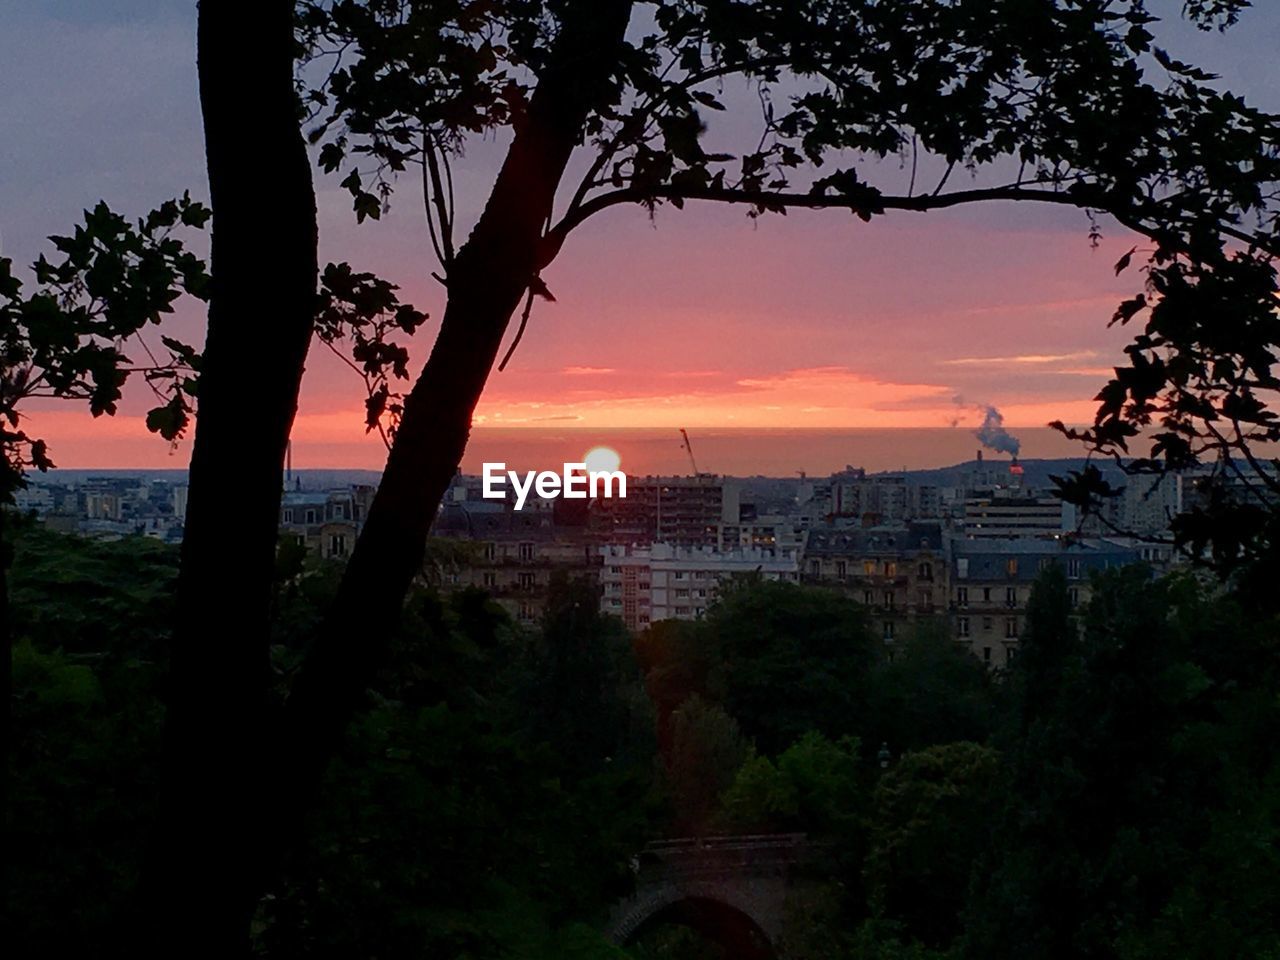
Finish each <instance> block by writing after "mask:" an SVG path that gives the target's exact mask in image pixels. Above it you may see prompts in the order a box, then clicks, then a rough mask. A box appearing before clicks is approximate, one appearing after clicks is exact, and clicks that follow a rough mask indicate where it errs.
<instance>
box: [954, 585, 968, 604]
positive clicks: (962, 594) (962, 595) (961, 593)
mask: <svg viewBox="0 0 1280 960" xmlns="http://www.w3.org/2000/svg"><path fill="white" fill-rule="evenodd" d="M968 605H969V588H968V587H956V606H959V607H967V606H968Z"/></svg>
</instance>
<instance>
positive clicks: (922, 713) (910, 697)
mask: <svg viewBox="0 0 1280 960" xmlns="http://www.w3.org/2000/svg"><path fill="white" fill-rule="evenodd" d="M998 693H999V690H998V688H997V687H996V685H995V682H994V679H993V677H992V674H991V672H990V671H989V670H987V669H986V667H985V666H984V665H983V664H982V663H980V662H979V661H978V659H977V658H976V657H974V656H973V655H972V654H971V653H970V652H969V650H968V649H966V648H964V647H962V646H960V645H958V644H957V643H956V642H955V640H953V639H952V638H951V635H950V630H949V627H948V624H947V623H946V621H945V620H939V621H923V622H921V623H918V624H917V625H916V627H915V629H914V630H913V631H912V632H911V634H910V636H908V637H907V638H906V640H905V642H903V643H902V644H901V649H899V650H895V651H894V656H893V658H892V659H888V658H886V659H885V660H884V661H882V662H881V663H880V664H879V665H878V666H877V667H876V669H875V672H874V673H873V675H872V679H871V684H870V691H869V694H868V695H869V697H870V701H871V703H870V708H869V709H868V711H867V713H868V719H867V726H866V729H865V730H864V731H862V736H863V738H864V741H865V742H866V743H867V744H868V745H869V746H871V747H873V748H878V746H879V745H880V744H887V745H888V746H889V749H890V751H891V752H892V753H894V754H902V753H904V752H906V751H909V750H918V749H921V748H923V747H927V746H930V745H932V744H938V743H949V742H952V741H957V740H972V741H977V742H981V741H983V740H986V739H987V737H988V736H989V735H990V734H991V731H992V728H993V726H994V723H995V720H996V702H997V695H998Z"/></svg>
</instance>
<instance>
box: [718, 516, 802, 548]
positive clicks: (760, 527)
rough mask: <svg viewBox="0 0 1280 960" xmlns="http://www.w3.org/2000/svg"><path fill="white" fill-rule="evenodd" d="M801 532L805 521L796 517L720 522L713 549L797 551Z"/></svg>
mask: <svg viewBox="0 0 1280 960" xmlns="http://www.w3.org/2000/svg"><path fill="white" fill-rule="evenodd" d="M744 512H745V511H744ZM804 531H805V524H804V522H803V520H802V519H801V518H799V517H786V516H782V515H780V514H766V515H764V516H759V517H743V518H742V519H740V520H738V521H737V522H735V523H721V524H719V533H718V536H717V537H716V549H717V550H718V551H719V552H720V553H728V552H730V551H733V550H751V549H760V550H790V551H792V552H798V551H799V550H800V549H801V548H802V547H803V546H804Z"/></svg>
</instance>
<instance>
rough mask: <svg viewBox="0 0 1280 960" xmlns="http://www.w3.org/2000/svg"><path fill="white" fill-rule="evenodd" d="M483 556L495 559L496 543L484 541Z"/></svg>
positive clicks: (617, 570) (496, 554)
mask: <svg viewBox="0 0 1280 960" xmlns="http://www.w3.org/2000/svg"><path fill="white" fill-rule="evenodd" d="M484 558H485V559H486V560H496V559H497V558H498V545H497V544H496V543H486V544H485V545H484ZM613 572H614V573H621V572H622V568H621V567H614V568H613Z"/></svg>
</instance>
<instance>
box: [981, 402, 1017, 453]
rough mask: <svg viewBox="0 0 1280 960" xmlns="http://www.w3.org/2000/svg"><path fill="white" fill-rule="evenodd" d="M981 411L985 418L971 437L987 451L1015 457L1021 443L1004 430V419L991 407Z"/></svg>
mask: <svg viewBox="0 0 1280 960" xmlns="http://www.w3.org/2000/svg"><path fill="white" fill-rule="evenodd" d="M982 409H983V411H984V412H985V414H986V416H985V417H984V418H983V420H982V426H980V427H979V428H978V429H977V430H975V431H973V435H974V436H975V437H977V438H978V442H980V443H981V444H982V445H983V446H984V447H986V448H987V449H989V450H995V451H997V452H999V453H1007V454H1010V455H1011V456H1014V457H1016V456H1017V455H1018V451H1019V450H1021V449H1022V443H1021V442H1020V441H1019V440H1018V438H1017V437H1015V436H1014V435H1013V434H1011V433H1010V432H1009V431H1008V430H1006V429H1005V428H1004V417H1003V416H1002V415H1001V414H1000V411H999V410H997V409H996V408H995V407H992V406H985V407H983V408H982Z"/></svg>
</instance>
